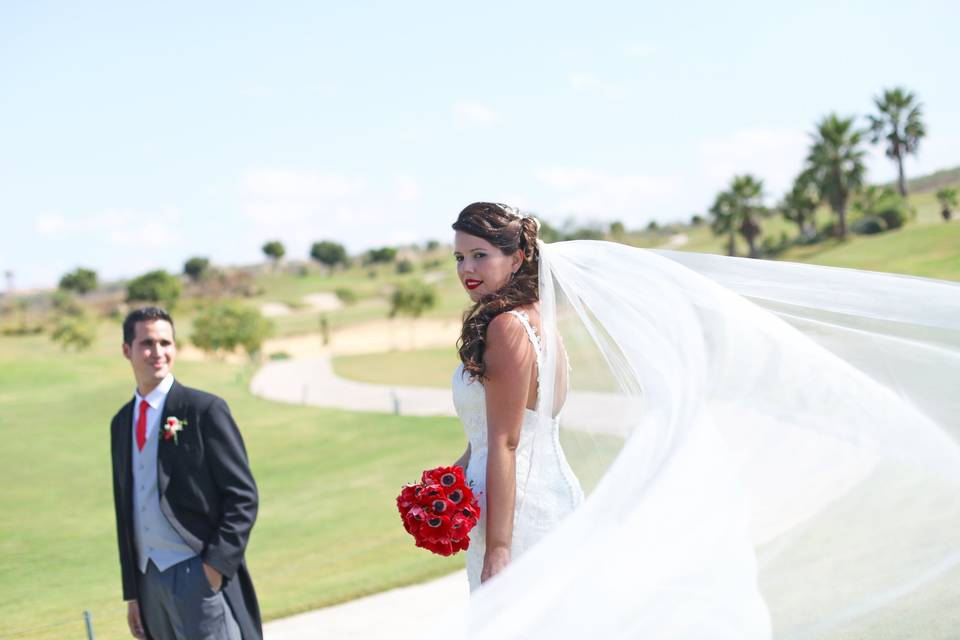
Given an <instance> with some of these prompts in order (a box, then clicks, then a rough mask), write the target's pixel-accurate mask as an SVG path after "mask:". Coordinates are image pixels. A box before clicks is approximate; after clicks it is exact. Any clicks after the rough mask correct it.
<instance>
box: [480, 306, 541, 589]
mask: <svg viewBox="0 0 960 640" xmlns="http://www.w3.org/2000/svg"><path fill="white" fill-rule="evenodd" d="M483 361H484V364H485V365H486V376H487V379H486V380H484V389H485V391H486V403H487V445H488V454H487V488H486V490H487V547H486V554H485V556H484V560H483V573H482V574H481V580H487V579H489V578H491V577H493V576H495V575H496V574H497V573H499V572H500V571H501V570H502V569H503V568H504V567H505V566H506V565H507V564H508V563H509V562H510V544H511V540H512V538H513V510H514V505H515V503H516V492H517V475H516V462H517V460H516V451H517V444H518V443H519V440H520V428H521V425H522V423H523V411H524V409H525V408H526V405H527V395H528V393H529V389H530V377H531V373H532V367H533V366H534V363H535V362H536V355H535V354H534V353H533V348H532V347H531V345H530V340H529V338H528V337H527V335H526V331H525V329H524V328H523V326H522V325H520V323H519V321H517V320H516V318H514V317H513V316H512V315H510V314H507V313H503V314H500V315H499V316H497V317H495V318H494V319H493V320H491V321H490V325H489V326H488V327H487V340H486V349H485V350H484V356H483Z"/></svg>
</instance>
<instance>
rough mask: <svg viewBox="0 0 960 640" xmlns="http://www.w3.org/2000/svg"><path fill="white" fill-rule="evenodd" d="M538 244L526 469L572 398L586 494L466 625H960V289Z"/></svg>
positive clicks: (811, 631)
mask: <svg viewBox="0 0 960 640" xmlns="http://www.w3.org/2000/svg"><path fill="white" fill-rule="evenodd" d="M540 255H541V259H540V294H541V296H540V297H541V323H542V332H543V335H542V341H541V342H542V345H543V349H544V357H543V360H542V366H541V371H540V400H539V402H538V406H539V411H538V414H539V427H538V431H537V434H536V436H535V440H534V445H533V447H534V449H533V454H532V464H531V468H530V477H535V476H536V474H537V464H538V460H541V459H543V458H541V456H542V455H543V453H544V452H545V451H547V450H548V449H549V448H550V447H551V446H552V444H551V443H552V442H553V440H552V437H551V432H550V430H551V429H552V422H553V421H552V414H553V413H554V408H555V405H556V406H559V405H561V404H562V405H563V409H562V411H561V412H560V414H559V415H560V425H561V426H560V433H561V436H560V442H561V443H562V445H563V451H564V453H565V455H566V457H567V459H568V460H569V462H570V464H571V466H572V468H573V470H574V472H575V474H576V475H577V476H578V478H579V480H580V482H581V484H582V485H583V488H584V490H585V491H586V493H587V500H586V501H585V502H584V504H583V505H582V506H581V507H580V508H579V509H578V510H577V511H575V512H574V513H573V514H572V515H571V516H569V517H568V518H566V519H565V520H564V521H563V522H562V523H561V525H560V526H559V527H558V528H557V529H556V530H554V531H553V532H552V533H551V534H550V535H548V536H547V537H546V538H545V539H544V540H543V541H542V542H541V543H539V544H538V545H537V546H535V547H534V548H533V549H532V550H531V551H529V552H527V553H526V554H524V555H523V556H521V557H519V558H516V559H515V560H514V562H513V563H512V564H511V565H510V566H509V567H508V568H507V570H505V571H504V572H503V573H501V574H500V575H498V576H497V577H496V578H495V579H493V580H492V581H490V582H488V583H487V584H485V585H484V586H483V587H482V588H481V589H479V590H478V591H477V592H476V593H475V595H474V596H473V597H472V598H471V603H470V616H469V620H470V622H469V628H468V630H467V635H468V636H469V637H471V638H484V639H485V638H490V639H497V640H503V639H506V638H525V639H527V638H580V637H587V636H588V635H589V636H590V637H594V636H601V635H602V636H603V637H610V638H648V639H651V638H665V639H666V638H669V639H671V640H673V639H677V638H690V639H694V638H696V639H698V640H700V639H704V638H731V639H733V638H737V639H742V638H767V637H771V635H772V636H773V637H776V638H821V637H822V638H840V637H858V638H859V637H891V638H892V637H897V638H901V637H915V636H917V635H922V636H923V637H953V636H951V635H950V634H954V633H955V632H956V628H957V627H956V625H957V623H958V621H960V607H958V606H957V605H958V602H960V445H958V442H960V393H957V389H958V387H960V285H957V284H953V283H947V282H941V281H932V280H925V279H920V278H908V277H901V276H893V275H886V274H878V273H871V272H861V271H853V270H846V269H834V268H828V267H817V266H809V265H797V264H790V263H781V262H768V261H757V260H747V259H734V258H724V257H718V256H708V255H701V254H687V253H673V252H661V251H649V250H641V249H634V248H630V247H626V246H623V245H618V244H612V243H606V242H593V241H575V242H563V243H556V244H551V245H541V254H540ZM568 363H569V370H568V369H567V366H568ZM558 371H559V372H560V373H561V374H567V373H568V375H559V376H558V375H557V372H558ZM567 377H568V378H569V382H567V380H565V378H567ZM524 481H525V480H520V482H524ZM531 499H532V498H531ZM520 508H521V509H522V508H523V506H522V505H521V506H520ZM938 634H940V635H938Z"/></svg>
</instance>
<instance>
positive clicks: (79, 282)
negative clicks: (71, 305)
mask: <svg viewBox="0 0 960 640" xmlns="http://www.w3.org/2000/svg"><path fill="white" fill-rule="evenodd" d="M96 288H97V272H96V271H94V270H92V269H84V268H83V267H77V268H76V269H74V270H73V271H71V272H70V273H65V274H63V277H62V278H60V289H62V290H64V291H74V292H76V293H78V294H80V295H83V294H85V293H88V292H90V291H93V290H94V289H96Z"/></svg>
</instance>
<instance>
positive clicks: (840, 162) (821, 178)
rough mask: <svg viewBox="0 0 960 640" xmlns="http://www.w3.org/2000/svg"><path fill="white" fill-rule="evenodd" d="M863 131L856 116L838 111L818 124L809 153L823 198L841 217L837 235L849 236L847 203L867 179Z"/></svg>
mask: <svg viewBox="0 0 960 640" xmlns="http://www.w3.org/2000/svg"><path fill="white" fill-rule="evenodd" d="M863 133H864V132H863V131H860V130H858V129H856V128H855V127H854V122H853V118H840V117H838V116H837V114H835V113H831V114H830V115H828V116H826V117H824V118H823V119H822V120H821V121H820V122H818V123H817V130H816V132H815V133H814V134H813V144H812V145H811V147H810V152H809V154H808V155H807V169H808V171H809V172H810V176H811V178H812V179H813V182H814V184H816V185H817V190H818V191H819V193H820V199H821V200H826V201H827V204H829V205H830V209H831V210H832V211H833V213H834V214H835V215H836V216H837V235H838V236H839V237H840V239H846V237H847V204H848V202H849V200H850V195H851V194H853V193H855V192H857V191H858V190H859V189H860V188H861V187H862V186H863V181H864V174H865V173H866V168H865V167H864V164H863V156H864V154H865V153H866V152H865V151H864V150H863V148H862V146H861V144H862V141H863Z"/></svg>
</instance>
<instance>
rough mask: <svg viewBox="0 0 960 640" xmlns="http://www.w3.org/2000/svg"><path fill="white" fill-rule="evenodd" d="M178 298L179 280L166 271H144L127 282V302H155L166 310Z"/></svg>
mask: <svg viewBox="0 0 960 640" xmlns="http://www.w3.org/2000/svg"><path fill="white" fill-rule="evenodd" d="M179 298H180V280H179V279H178V278H177V277H176V276H172V275H170V274H169V273H167V272H166V271H163V270H158V271H151V272H149V273H145V274H143V275H142V276H140V277H138V278H134V279H133V280H131V281H130V282H128V283H127V302H155V303H158V304H160V305H162V306H164V307H166V308H167V309H168V310H170V309H173V308H174V307H175V306H176V304H177V300H178V299H179Z"/></svg>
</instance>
